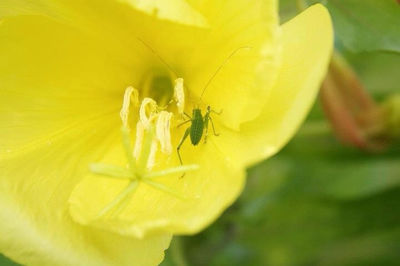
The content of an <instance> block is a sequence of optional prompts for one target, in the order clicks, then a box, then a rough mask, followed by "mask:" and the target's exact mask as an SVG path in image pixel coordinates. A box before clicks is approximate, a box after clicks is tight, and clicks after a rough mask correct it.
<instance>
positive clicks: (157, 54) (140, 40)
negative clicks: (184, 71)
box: [136, 37, 178, 77]
mask: <svg viewBox="0 0 400 266" xmlns="http://www.w3.org/2000/svg"><path fill="white" fill-rule="evenodd" d="M136 39H137V40H138V41H139V42H141V43H142V44H143V45H144V46H146V47H147V48H148V49H149V50H150V52H152V53H153V54H154V55H155V56H156V57H157V58H158V59H159V60H160V61H161V63H163V64H164V65H165V66H166V67H167V68H168V70H169V71H171V72H172V73H174V74H175V76H177V77H178V73H177V72H176V71H175V69H173V68H172V67H171V66H170V65H169V64H168V63H167V61H165V60H164V58H162V57H161V56H160V54H159V53H157V52H156V51H155V50H154V49H153V48H152V47H151V46H150V45H149V44H148V43H147V42H145V41H144V40H143V39H141V38H139V37H136Z"/></svg>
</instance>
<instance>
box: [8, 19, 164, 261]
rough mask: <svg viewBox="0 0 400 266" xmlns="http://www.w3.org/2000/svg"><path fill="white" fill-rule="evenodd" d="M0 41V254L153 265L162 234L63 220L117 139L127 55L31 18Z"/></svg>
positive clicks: (14, 22) (12, 22)
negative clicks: (76, 191)
mask: <svg viewBox="0 0 400 266" xmlns="http://www.w3.org/2000/svg"><path fill="white" fill-rule="evenodd" d="M0 40H1V41H0V57H1V58H2V60H0V84H1V87H0V96H1V97H0V235H1V237H0V252H1V253H4V254H5V255H7V256H9V257H10V258H12V259H13V260H15V261H17V262H19V263H22V264H27V265H132V264H136V265H155V264H158V263H159V262H161V260H162V258H163V251H164V250H165V249H166V248H167V247H168V244H169V241H170V235H169V234H165V235H160V236H154V237H150V238H147V239H144V240H137V239H133V238H131V239H128V238H124V237H121V236H120V235H117V234H112V233H109V232H108V233H107V232H104V231H99V230H95V229H93V228H87V227H82V226H80V225H79V224H77V223H75V222H74V221H73V220H72V219H71V217H70V215H69V212H68V204H67V200H68V197H69V195H70V193H71V191H72V189H73V188H74V187H75V185H76V184H77V183H78V182H79V180H80V179H81V178H82V176H83V175H84V173H86V172H87V171H88V165H89V163H91V162H93V161H96V160H97V158H98V157H100V155H101V153H102V151H103V150H104V149H105V148H106V147H108V145H110V139H113V140H114V139H119V127H120V125H121V124H120V123H121V122H120V119H119V116H118V112H119V108H120V104H121V99H122V96H123V90H124V88H125V87H126V83H128V84H129V80H130V78H131V77H132V73H131V71H129V69H125V66H126V64H125V63H123V62H125V61H124V59H125V58H126V57H125V56H127V57H128V58H129V57H130V56H129V54H126V55H124V56H121V54H119V52H120V50H118V49H116V51H115V52H113V53H105V52H104V51H108V52H110V49H107V48H105V47H104V46H102V45H101V43H99V42H97V40H96V39H92V38H90V37H88V36H87V35H85V34H82V33H81V32H79V31H76V30H75V29H74V28H72V27H70V26H66V25H64V24H63V25H61V24H59V23H58V22H54V21H52V20H50V19H48V18H45V17H39V16H17V17H9V18H7V19H5V20H4V22H3V23H2V25H0ZM136 252H137V253H136Z"/></svg>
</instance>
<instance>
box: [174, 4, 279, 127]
mask: <svg viewBox="0 0 400 266" xmlns="http://www.w3.org/2000/svg"><path fill="white" fill-rule="evenodd" d="M189 2H190V4H191V5H192V6H193V7H194V8H196V9H197V10H199V11H200V12H201V13H202V14H203V15H204V16H205V17H206V18H207V20H208V21H209V23H210V30H209V31H206V32H204V33H203V32H200V33H198V34H197V35H196V36H193V37H192V38H194V40H195V43H194V44H193V45H192V47H193V48H192V50H191V51H190V54H187V55H186V54H183V55H182V56H181V57H182V58H183V60H186V61H187V62H185V65H186V68H185V69H184V71H185V73H184V74H185V75H184V76H183V78H184V79H185V83H186V85H187V87H188V88H189V90H190V91H191V94H190V98H191V100H192V102H193V104H194V106H196V105H199V104H203V103H205V104H206V105H210V106H211V107H212V108H213V109H215V110H223V114H222V116H221V120H220V121H221V122H222V123H224V125H226V126H228V127H230V128H232V129H235V130H237V129H239V126H240V124H241V123H243V122H245V121H249V120H252V119H254V118H255V117H256V116H257V115H258V114H259V113H260V111H261V109H262V106H263V104H264V101H263V100H262V99H265V98H266V96H267V95H268V93H269V90H268V88H269V85H271V84H272V83H273V82H274V80H275V78H276V74H277V68H278V66H279V56H280V54H279V35H280V32H279V26H278V23H279V21H278V20H279V18H278V10H277V8H278V1H275V0H271V1H263V0H255V1H247V0H236V1H194V0H193V1H189ZM241 47H247V48H249V49H241V50H239V51H237V53H235V55H233V56H232V58H230V59H229V60H228V62H226V64H224V62H225V60H226V59H227V58H228V57H229V56H230V55H232V53H233V52H234V51H235V50H237V49H238V48H241ZM219 67H222V69H221V70H220V71H219V72H218V71H217V70H218V68H219ZM260 73H262V74H260ZM215 74H216V76H215V78H214V79H213V80H212V82H211V83H210V84H209V86H208V87H207V88H206V91H204V89H205V87H206V84H207V83H208V82H209V81H210V79H211V78H212V77H213V75H215ZM261 84H263V85H264V86H261ZM267 84H269V85H268V86H265V85H267ZM201 96H202V99H199V98H200V97H201ZM260 99H261V100H260Z"/></svg>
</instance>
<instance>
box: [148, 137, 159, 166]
mask: <svg viewBox="0 0 400 266" xmlns="http://www.w3.org/2000/svg"><path fill="white" fill-rule="evenodd" d="M157 150H158V143H157V140H156V139H155V138H153V141H152V142H151V148H150V154H149V158H148V159H147V164H146V167H147V169H151V168H153V167H154V165H155V161H156V154H157Z"/></svg>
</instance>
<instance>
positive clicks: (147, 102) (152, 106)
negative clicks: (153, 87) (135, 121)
mask: <svg viewBox="0 0 400 266" xmlns="http://www.w3.org/2000/svg"><path fill="white" fill-rule="evenodd" d="M148 110H149V112H150V114H149V116H148V115H147V111H148ZM156 112H157V103H156V102H155V101H154V100H153V99H151V98H144V99H143V101H142V105H141V106H140V110H139V118H140V121H142V123H143V126H144V127H145V129H147V128H148V127H149V126H150V123H151V122H152V121H153V119H154V114H155V113H156Z"/></svg>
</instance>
